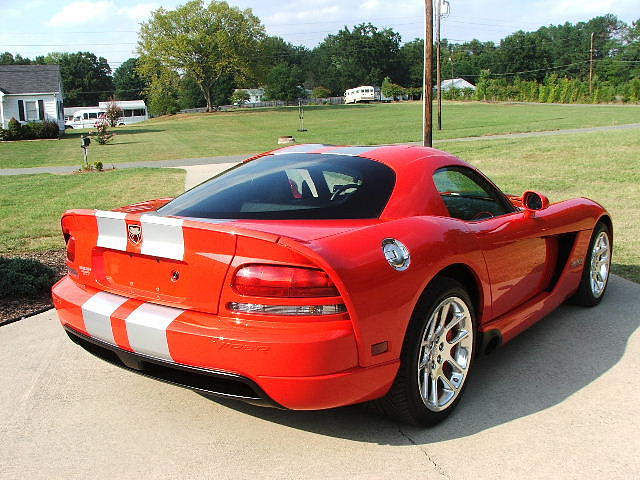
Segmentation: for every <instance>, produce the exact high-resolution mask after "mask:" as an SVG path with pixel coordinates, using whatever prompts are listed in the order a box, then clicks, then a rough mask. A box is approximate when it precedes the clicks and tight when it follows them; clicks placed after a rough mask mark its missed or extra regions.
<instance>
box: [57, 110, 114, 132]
mask: <svg viewBox="0 0 640 480" xmlns="http://www.w3.org/2000/svg"><path fill="white" fill-rule="evenodd" d="M104 112H105V111H104V110H103V109H101V108H92V107H88V108H83V109H81V110H76V111H75V112H73V117H71V120H65V122H64V125H65V127H66V128H93V127H95V126H96V122H97V121H98V120H100V119H101V116H102V115H104Z"/></svg>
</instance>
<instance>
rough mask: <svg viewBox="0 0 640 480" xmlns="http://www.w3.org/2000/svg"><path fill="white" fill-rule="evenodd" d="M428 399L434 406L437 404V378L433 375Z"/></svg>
mask: <svg viewBox="0 0 640 480" xmlns="http://www.w3.org/2000/svg"><path fill="white" fill-rule="evenodd" d="M429 400H430V402H431V404H432V405H433V406H434V407H437V406H438V379H437V378H436V377H434V376H431V392H430V395H429Z"/></svg>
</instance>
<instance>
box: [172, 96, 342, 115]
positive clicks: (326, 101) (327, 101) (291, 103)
mask: <svg viewBox="0 0 640 480" xmlns="http://www.w3.org/2000/svg"><path fill="white" fill-rule="evenodd" d="M301 100H302V104H303V105H342V104H343V103H344V97H328V98H303V99H301ZM298 102H299V100H273V101H268V102H255V103H244V104H242V105H221V106H219V107H218V110H219V111H223V112H224V111H227V110H233V109H235V108H276V107H297V106H298ZM206 111H207V109H206V107H202V108H186V109H184V110H180V112H179V113H204V112H206Z"/></svg>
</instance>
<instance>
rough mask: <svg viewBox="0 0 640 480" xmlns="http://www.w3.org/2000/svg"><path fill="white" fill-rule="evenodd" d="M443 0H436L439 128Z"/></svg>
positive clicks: (439, 114)
mask: <svg viewBox="0 0 640 480" xmlns="http://www.w3.org/2000/svg"><path fill="white" fill-rule="evenodd" d="M441 19H442V0H436V48H437V53H436V82H437V85H438V86H437V88H438V130H442V70H441V69H440V65H441V64H440V20H441Z"/></svg>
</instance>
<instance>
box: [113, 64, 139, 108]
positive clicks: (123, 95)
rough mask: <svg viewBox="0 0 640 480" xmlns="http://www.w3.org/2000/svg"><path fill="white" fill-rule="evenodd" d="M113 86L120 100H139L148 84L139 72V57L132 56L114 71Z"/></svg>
mask: <svg viewBox="0 0 640 480" xmlns="http://www.w3.org/2000/svg"><path fill="white" fill-rule="evenodd" d="M113 86H114V87H115V89H116V92H115V94H116V98H118V100H139V99H141V98H142V97H143V94H142V92H143V91H144V89H145V87H146V85H145V83H144V80H143V79H142V77H140V74H139V73H138V59H137V58H130V59H128V60H126V61H125V62H123V63H122V65H120V66H119V67H118V68H117V69H116V71H115V72H114V73H113Z"/></svg>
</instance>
